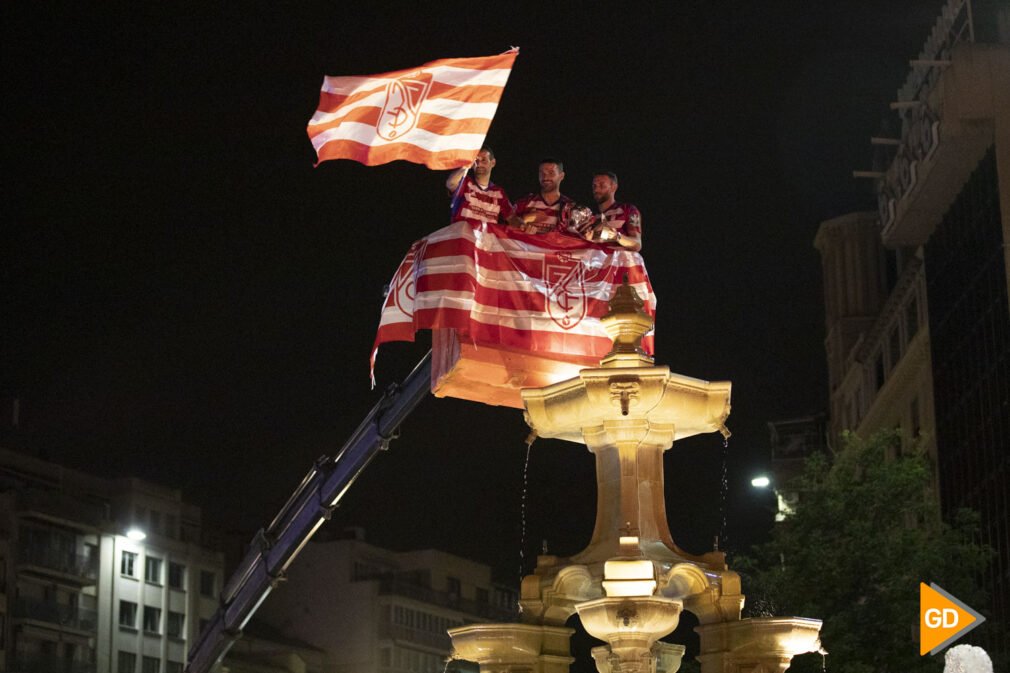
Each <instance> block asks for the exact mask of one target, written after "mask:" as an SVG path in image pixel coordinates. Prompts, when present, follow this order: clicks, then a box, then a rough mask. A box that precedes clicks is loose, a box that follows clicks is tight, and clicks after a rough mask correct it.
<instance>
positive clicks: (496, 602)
mask: <svg viewBox="0 0 1010 673" xmlns="http://www.w3.org/2000/svg"><path fill="white" fill-rule="evenodd" d="M516 605H517V596H516V594H515V592H514V591H513V590H510V589H506V588H504V587H501V586H499V585H497V584H495V583H494V582H492V580H491V570H490V568H489V567H488V566H485V565H482V564H480V563H476V562H473V561H469V560H466V559H463V558H460V557H458V556H453V555H452V554H447V553H445V552H441V551H436V550H430V549H429V550H422V551H411V552H393V551H390V550H387V549H383V548H381V547H377V546H375V545H371V544H368V543H367V542H365V541H364V540H363V539H362V536H361V535H360V534H359V535H358V536H357V537H356V538H353V539H331V540H319V541H313V542H310V543H309V544H308V545H307V546H306V548H305V549H304V550H303V551H302V553H301V555H300V556H299V557H298V562H297V563H295V564H294V565H293V566H292V567H291V569H290V572H289V575H288V578H287V581H286V582H285V583H284V584H283V585H282V586H281V587H279V588H278V589H277V590H276V591H274V592H273V593H272V594H271V595H270V596H269V597H268V598H267V600H266V601H265V602H264V603H263V605H262V606H261V607H260V611H259V613H257V619H259V620H260V621H263V622H266V623H267V624H270V625H271V626H272V627H274V628H276V629H279V630H281V631H283V632H284V633H286V634H288V635H289V636H294V637H296V638H298V639H299V640H302V641H306V642H308V643H311V644H312V645H314V646H316V647H319V648H321V649H322V650H323V651H324V653H325V655H324V664H323V671H324V672H325V673H345V672H346V673H350V672H351V671H354V672H355V673H443V671H445V670H446V658H447V656H448V655H449V652H450V649H451V644H450V641H449V637H448V635H447V634H446V630H447V629H450V628H453V627H455V626H461V625H463V624H468V623H475V622H506V621H515V620H516V619H517V615H516ZM462 666H469V664H466V663H465V662H453V663H452V664H451V666H450V667H449V670H458V669H459V668H460V667H462Z"/></svg>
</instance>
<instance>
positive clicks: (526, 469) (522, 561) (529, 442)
mask: <svg viewBox="0 0 1010 673" xmlns="http://www.w3.org/2000/svg"><path fill="white" fill-rule="evenodd" d="M536 437H537V436H536V433H535V432H533V433H530V436H529V437H527V438H526V462H525V463H524V464H523V495H522V500H521V505H520V507H519V512H520V514H519V516H520V521H521V526H522V527H521V533H520V535H519V586H522V583H523V568H524V566H525V565H526V491H527V489H528V487H529V474H530V453H531V452H532V451H533V442H535V441H536Z"/></svg>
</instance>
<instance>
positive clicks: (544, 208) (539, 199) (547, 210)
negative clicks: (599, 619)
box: [509, 159, 572, 234]
mask: <svg viewBox="0 0 1010 673" xmlns="http://www.w3.org/2000/svg"><path fill="white" fill-rule="evenodd" d="M539 178H540V193H538V194H528V195H526V196H524V197H523V198H521V199H519V201H517V202H516V217H515V218H513V219H512V220H510V222H509V223H510V224H512V226H515V227H519V228H520V229H522V230H523V231H525V232H526V233H529V234H546V233H548V232H551V231H564V229H565V226H564V219H565V218H564V215H565V208H566V206H568V204H571V203H572V200H571V199H570V198H568V197H567V196H565V195H564V194H562V193H561V181H562V180H564V179H565V167H564V164H562V163H561V162H560V161H558V160H557V159H543V160H541V162H540V169H539Z"/></svg>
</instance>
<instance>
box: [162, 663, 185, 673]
mask: <svg viewBox="0 0 1010 673" xmlns="http://www.w3.org/2000/svg"><path fill="white" fill-rule="evenodd" d="M165 673H182V664H181V663H180V662H178V661H170V662H168V663H167V664H165Z"/></svg>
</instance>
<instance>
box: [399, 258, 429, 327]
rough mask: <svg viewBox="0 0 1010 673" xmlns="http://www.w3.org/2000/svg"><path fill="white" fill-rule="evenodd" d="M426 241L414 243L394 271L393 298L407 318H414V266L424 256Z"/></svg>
mask: <svg viewBox="0 0 1010 673" xmlns="http://www.w3.org/2000/svg"><path fill="white" fill-rule="evenodd" d="M425 243H426V241H424V240H421V241H417V242H415V243H414V245H413V246H411V248H410V250H409V251H408V252H407V256H406V257H404V258H403V263H402V264H400V268H399V269H397V270H396V279H395V281H394V286H393V298H394V301H396V307H397V308H398V309H400V311H401V312H402V313H403V314H404V315H405V316H407V317H408V318H412V317H414V298H415V296H416V293H415V287H414V266H415V265H416V264H417V260H419V259H421V257H422V256H423V255H424V248H425Z"/></svg>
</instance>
